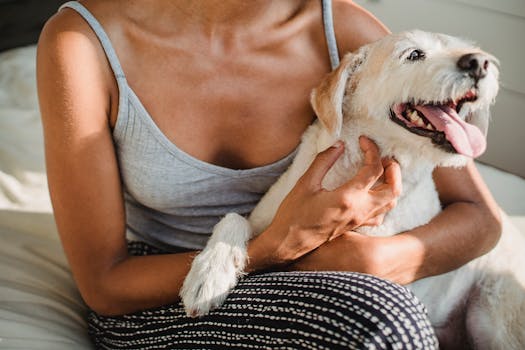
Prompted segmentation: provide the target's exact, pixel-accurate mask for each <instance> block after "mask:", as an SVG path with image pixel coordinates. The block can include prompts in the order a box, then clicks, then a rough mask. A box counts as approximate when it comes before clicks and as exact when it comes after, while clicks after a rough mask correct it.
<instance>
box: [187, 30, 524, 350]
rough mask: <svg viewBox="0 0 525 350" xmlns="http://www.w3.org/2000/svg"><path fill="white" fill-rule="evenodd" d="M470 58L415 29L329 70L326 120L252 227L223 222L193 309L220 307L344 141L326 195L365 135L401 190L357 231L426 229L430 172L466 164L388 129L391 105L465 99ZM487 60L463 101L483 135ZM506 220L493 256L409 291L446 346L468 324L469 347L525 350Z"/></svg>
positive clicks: (513, 246) (319, 107)
mask: <svg viewBox="0 0 525 350" xmlns="http://www.w3.org/2000/svg"><path fill="white" fill-rule="evenodd" d="M413 48H419V49H421V50H423V51H424V52H425V53H426V58H425V60H423V61H421V62H419V61H418V62H407V60H406V57H405V54H406V53H407V52H409V51H410V50H411V49H413ZM407 50H408V51H407ZM465 53H483V52H482V51H481V50H480V49H479V48H476V47H474V46H473V45H472V44H471V43H468V42H465V41H463V40H460V39H457V38H453V37H450V36H446V35H442V34H434V33H426V32H421V31H411V32H405V33H401V34H397V35H390V36H388V37H386V38H384V39H382V40H380V41H378V42H375V43H372V44H370V45H367V46H364V47H362V48H361V49H360V50H359V51H358V52H356V53H354V54H348V55H347V56H345V57H344V58H343V61H342V63H341V67H340V68H339V73H338V72H335V73H332V78H331V79H334V76H335V77H336V78H337V77H338V79H339V80H337V79H335V81H334V82H328V85H330V84H331V85H330V86H331V88H333V91H332V92H331V95H330V94H329V96H325V95H323V94H322V93H321V92H320V91H319V90H320V89H317V90H316V91H314V93H313V97H312V102H313V105H314V108H315V109H316V112H317V114H318V116H319V118H320V121H317V122H316V123H314V124H313V125H312V126H310V128H309V129H308V130H307V131H306V132H305V134H304V136H303V140H302V143H301V145H300V147H299V151H298V154H297V156H296V159H295V160H294V162H293V164H292V165H291V167H290V168H289V169H288V170H287V171H286V172H285V173H284V174H283V175H282V177H281V178H280V179H279V180H278V181H277V182H276V183H275V184H274V185H273V186H272V188H271V189H270V190H269V191H268V193H267V194H266V195H265V196H264V197H263V198H262V200H261V201H260V203H259V204H258V205H257V207H256V208H255V209H254V211H253V212H252V214H251V216H250V217H249V219H248V220H245V219H243V218H241V217H239V216H232V215H231V214H230V215H228V216H226V218H225V219H224V220H223V221H221V222H220V223H219V224H218V225H217V226H216V227H215V229H214V231H213V235H212V238H211V239H210V241H209V242H208V244H207V246H206V248H205V249H204V251H203V252H202V253H201V254H199V256H198V257H197V259H196V260H195V261H194V262H193V265H192V269H191V272H190V274H189V275H188V277H187V278H186V280H185V283H184V288H183V290H182V292H181V297H182V300H183V302H184V305H185V307H186V310H187V312H188V313H189V314H193V315H202V314H205V313H206V312H208V311H209V310H210V309H212V308H213V307H214V306H217V305H220V303H221V302H222V301H223V300H224V298H225V297H226V296H227V294H228V292H229V290H230V289H231V288H232V287H233V286H234V285H235V283H236V281H237V278H238V276H240V275H241V273H242V268H243V266H244V262H243V263H238V261H239V259H246V257H247V254H246V240H248V239H249V238H250V237H252V236H253V235H256V234H258V233H260V232H262V231H263V230H264V229H265V228H266V227H267V226H268V225H269V224H270V222H271V221H272V219H273V216H274V215H275V213H276V211H277V208H278V206H279V204H280V203H281V201H282V200H283V198H284V197H285V196H286V195H287V193H288V192H289V191H290V190H291V189H292V188H293V186H294V185H295V183H296V181H297V180H298V178H299V177H300V176H301V175H302V174H303V173H304V172H305V170H306V169H307V168H308V166H309V165H310V164H311V162H312V161H313V159H314V157H315V155H316V154H317V153H319V152H320V151H322V150H324V149H326V148H327V147H329V146H330V145H332V144H333V143H334V142H335V141H336V140H337V139H342V140H343V141H344V142H345V143H346V147H345V149H346V151H345V154H344V155H343V156H342V157H341V158H340V159H339V160H338V161H337V162H336V164H335V165H334V166H333V167H332V169H331V170H330V171H329V172H328V174H327V175H326V177H325V179H324V182H323V186H324V187H325V188H327V189H333V188H336V187H338V186H340V185H341V184H343V183H344V182H346V181H348V180H349V179H350V178H352V177H353V176H354V175H355V173H356V171H357V169H358V168H359V166H360V164H361V162H362V155H361V153H360V151H359V145H358V138H359V136H360V135H367V136H369V137H370V138H372V139H373V140H374V141H375V142H376V143H377V144H378V146H379V147H380V149H381V153H382V156H390V157H395V159H396V160H397V161H398V162H399V164H400V166H401V171H402V178H403V193H402V195H401V196H400V198H399V199H398V202H397V206H396V207H395V208H394V209H392V210H391V211H390V212H389V213H388V214H387V215H386V216H385V218H384V221H383V223H382V225H380V226H377V227H361V228H360V229H359V230H358V231H359V232H361V233H363V234H367V235H375V236H387V235H393V234H396V233H399V232H403V231H406V230H410V229H412V228H415V227H417V226H420V225H423V224H425V223H427V222H428V221H430V220H431V219H432V217H434V216H435V215H436V214H438V213H439V211H440V210H441V206H440V202H439V198H438V194H437V192H436V189H435V186H434V182H433V180H432V171H433V169H434V168H435V167H436V166H456V167H460V166H464V165H465V164H466V162H467V160H468V159H467V158H466V157H464V156H461V155H458V154H454V153H449V152H446V151H444V150H443V149H441V148H440V147H437V146H436V145H435V144H433V143H432V141H431V140H430V139H429V138H426V137H422V136H419V135H416V134H413V133H411V132H409V131H407V130H406V129H405V128H403V127H401V126H399V125H397V124H396V123H394V122H392V121H391V120H390V108H391V107H392V105H394V104H395V103H400V102H405V101H408V100H410V99H417V100H420V101H428V102H431V101H445V100H447V99H457V98H459V97H460V96H463V95H464V94H465V92H466V91H468V90H469V89H471V88H472V85H473V79H472V78H470V77H469V76H468V75H466V74H464V73H462V72H460V71H459V70H458V68H457V66H456V62H457V60H458V58H459V57H461V56H462V55H464V54H465ZM483 54H485V53H483ZM486 55H487V56H486V57H488V58H489V59H490V62H491V63H490V66H489V68H488V74H487V76H486V77H484V78H483V79H481V80H480V81H479V83H478V84H477V88H478V89H477V92H478V99H477V100H476V101H475V102H472V103H467V104H465V105H464V107H463V109H462V110H461V113H460V115H462V116H463V117H464V118H469V120H470V121H471V122H472V123H475V124H477V125H479V126H480V128H481V129H484V128H486V125H487V123H488V120H487V118H488V108H489V106H490V104H491V103H492V102H493V100H494V98H495V96H496V94H497V91H498V67H497V61H496V59H495V58H493V57H492V56H490V55H488V54H486ZM327 99H328V101H327ZM330 108H333V110H331V109H330ZM484 131H485V130H484ZM503 217H504V233H503V236H502V239H501V240H500V242H499V243H498V245H497V247H496V248H495V249H494V250H492V251H491V252H490V253H489V254H487V255H485V256H483V257H481V258H478V259H476V260H474V261H472V262H471V263H469V264H467V265H465V266H464V267H462V268H460V269H457V270H454V271H452V272H449V273H446V274H443V275H439V276H435V277H430V278H425V279H423V280H420V281H417V282H415V283H413V284H412V285H410V286H409V287H410V288H411V289H412V290H413V291H414V293H415V294H416V295H417V296H418V297H419V299H420V300H421V301H422V302H423V303H424V304H425V305H426V306H427V308H428V310H429V316H430V319H431V322H432V324H433V325H434V326H435V327H436V329H437V331H438V334H439V336H440V339H442V340H445V341H447V339H454V333H455V332H457V327H460V328H462V327H463V325H465V327H466V329H465V331H466V332H467V334H468V339H469V340H468V341H469V342H470V343H471V345H472V346H474V347H475V348H476V349H523V348H524V347H525V316H522V315H523V312H524V311H525V298H524V297H525V292H524V291H525V288H524V286H525V273H523V272H521V271H523V270H524V269H523V266H525V254H523V248H524V247H525V242H523V238H522V237H521V235H520V234H519V233H518V231H517V230H516V229H514V228H513V227H511V226H510V223H509V222H508V219H507V218H506V216H504V215H503ZM243 222H244V223H243ZM248 222H249V225H248V224H247V223H248ZM228 246H230V247H231V248H227V247H228ZM233 250H235V251H236V253H235V255H232V253H231V251H233ZM235 261H237V263H235ZM219 266H220V268H219ZM222 266H228V268H223V267H222ZM234 266H237V269H236V270H235V268H234ZM196 290H198V291H199V293H195V291H196ZM456 314H459V315H466V316H465V320H464V321H460V322H462V323H461V324H459V326H458V324H454V323H453V322H452V321H453V318H454V317H455V316H454V315H456ZM459 319H460V320H461V317H460V318H459ZM463 341H466V340H465V339H463ZM452 342H453V341H452ZM452 345H453V346H454V345H455V346H463V345H464V344H463V345H460V344H452Z"/></svg>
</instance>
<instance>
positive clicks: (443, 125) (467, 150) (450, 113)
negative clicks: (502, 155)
mask: <svg viewBox="0 0 525 350" xmlns="http://www.w3.org/2000/svg"><path fill="white" fill-rule="evenodd" d="M415 108H416V109H417V110H418V111H420V112H421V113H423V114H424V115H425V117H426V118H427V119H428V121H429V122H431V123H432V125H434V127H435V128H436V129H437V130H439V131H442V132H444V133H445V136H446V138H447V140H448V141H449V142H450V143H451V144H452V146H454V149H455V150H456V152H458V153H459V154H462V155H464V156H468V157H472V158H476V157H478V156H480V155H481V154H482V153H483V152H485V148H486V146H487V142H486V139H485V136H484V135H483V133H482V132H481V130H479V129H478V128H477V127H476V126H474V125H471V124H468V123H467V122H465V121H463V120H461V118H460V117H459V115H458V114H457V112H456V111H455V110H454V109H453V108H450V107H448V106H429V105H426V106H415Z"/></svg>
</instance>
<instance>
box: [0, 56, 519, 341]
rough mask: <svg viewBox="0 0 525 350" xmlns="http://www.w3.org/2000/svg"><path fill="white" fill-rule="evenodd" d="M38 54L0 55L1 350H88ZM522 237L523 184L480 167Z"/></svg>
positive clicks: (502, 174)
mask: <svg viewBox="0 0 525 350" xmlns="http://www.w3.org/2000/svg"><path fill="white" fill-rule="evenodd" d="M35 52H36V51H35V48H34V47H27V48H20V49H16V50H11V51H9V52H5V53H1V54H0V242H1V245H0V348H1V349H53V350H60V349H90V348H91V345H90V343H89V341H88V338H87V333H86V325H85V322H84V317H85V312H86V308H85V306H84V304H83V303H82V301H81V299H80V296H79V294H78V291H77V289H76V288H75V285H74V283H73V280H72V278H71V274H70V272H69V269H68V266H67V262H66V259H65V258H64V254H63V251H62V249H61V247H60V244H59V242H58V239H57V234H56V229H55V226H54V222H53V217H52V208H51V204H50V200H49V196H48V190H47V184H46V177H45V166H44V156H43V140H42V128H41V125H40V119H39V114H38V108H37V97H36V89H35ZM479 168H480V171H481V173H482V175H483V177H484V178H485V180H486V181H487V183H488V185H489V187H490V189H491V191H492V192H493V194H494V196H495V197H496V200H497V201H498V203H500V205H501V206H502V208H503V209H504V210H505V211H506V212H507V213H509V214H510V215H511V219H512V220H513V222H514V223H515V224H516V225H518V226H519V227H520V229H521V231H522V232H525V180H523V179H521V178H519V177H517V176H514V175H511V174H508V173H505V172H503V171H500V170H497V169H494V168H491V167H489V166H486V165H482V164H479Z"/></svg>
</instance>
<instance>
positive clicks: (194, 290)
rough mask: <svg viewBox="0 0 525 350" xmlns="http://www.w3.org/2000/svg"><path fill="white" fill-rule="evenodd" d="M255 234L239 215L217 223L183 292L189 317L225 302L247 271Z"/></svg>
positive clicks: (206, 311)
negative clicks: (246, 266) (247, 253)
mask: <svg viewBox="0 0 525 350" xmlns="http://www.w3.org/2000/svg"><path fill="white" fill-rule="evenodd" d="M251 235H252V230H251V227H250V224H249V222H248V220H246V219H245V218H243V217H242V216H240V215H238V214H233V213H231V214H228V215H226V216H225V217H224V218H223V219H222V220H221V221H220V222H219V223H218V224H217V225H215V227H214V228H213V234H212V236H211V237H210V239H209V240H208V243H207V244H206V248H204V250H203V251H202V252H201V253H200V254H198V255H197V256H196V257H195V259H194V260H193V263H192V265H191V269H190V272H189V273H188V275H187V276H186V279H185V280H184V285H183V286H182V289H181V292H180V296H181V298H182V302H183V304H184V308H185V310H186V313H187V314H188V315H189V316H192V317H196V316H202V315H204V314H206V313H208V312H209V311H210V310H212V309H214V308H215V307H217V306H219V305H221V304H222V303H223V302H224V300H225V299H226V297H227V296H228V293H229V292H230V290H231V289H232V288H233V287H234V286H235V285H236V284H237V279H238V278H239V276H240V275H241V274H242V271H243V270H244V266H245V263H246V258H247V256H246V244H247V242H248V240H249V239H250V237H251Z"/></svg>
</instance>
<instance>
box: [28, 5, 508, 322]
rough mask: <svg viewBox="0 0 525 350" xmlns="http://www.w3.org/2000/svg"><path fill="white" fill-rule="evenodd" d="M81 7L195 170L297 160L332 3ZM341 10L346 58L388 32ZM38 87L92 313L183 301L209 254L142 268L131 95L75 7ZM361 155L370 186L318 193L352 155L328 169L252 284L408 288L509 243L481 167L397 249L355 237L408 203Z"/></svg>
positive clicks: (77, 269)
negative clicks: (297, 273) (119, 127)
mask: <svg viewBox="0 0 525 350" xmlns="http://www.w3.org/2000/svg"><path fill="white" fill-rule="evenodd" d="M83 4H84V5H85V6H86V7H88V9H90V11H91V12H92V13H93V14H94V15H95V17H96V18H97V19H98V20H99V21H100V22H101V24H102V25H103V26H104V28H105V30H106V32H107V33H108V35H109V37H110V38H111V41H112V43H113V45H114V47H115V50H116V52H117V54H118V56H119V58H120V61H121V64H122V66H123V70H124V72H125V73H126V77H127V80H128V83H129V85H130V86H131V87H132V89H133V90H134V91H135V93H136V94H137V95H138V96H139V98H140V99H141V101H142V103H143V104H144V106H145V107H146V109H147V110H148V111H149V113H150V115H151V116H152V118H153V120H154V121H155V123H156V124H157V125H158V126H159V128H160V129H161V130H162V131H163V133H164V134H165V135H166V136H167V137H168V139H170V140H171V141H172V142H174V143H175V144H176V145H177V146H178V147H179V148H181V149H182V150H183V151H185V152H187V153H188V154H190V155H192V156H193V157H195V158H198V159H200V160H203V161H206V162H209V163H212V164H216V165H220V166H224V167H230V168H252V167H256V166H261V165H265V164H269V163H272V162H275V161H277V160H279V159H281V158H283V157H285V156H286V155H287V154H289V153H290V152H291V151H292V150H293V149H295V147H296V146H297V145H298V143H299V142H300V137H301V134H302V133H303V131H304V130H305V129H306V127H307V126H308V125H309V124H310V123H311V122H312V121H313V119H314V113H313V111H312V109H311V107H310V104H309V94H310V91H311V89H312V88H313V87H314V86H316V85H317V84H318V83H319V82H320V81H321V79H322V77H323V76H324V75H325V74H326V73H328V72H329V71H330V70H331V68H330V65H329V59H328V54H327V48H326V43H325V39H324V33H323V30H322V21H321V14H320V13H321V11H320V8H319V7H320V4H319V1H299V0H287V1H283V0H276V1H270V0H253V1H250V2H249V5H247V4H248V3H247V2H239V1H233V0H232V1H229V0H218V1H215V0H209V1H207V2H205V3H204V2H197V1H194V2H188V1H174V0H157V1H155V2H151V1H148V2H147V1H145V0H126V1H124V0H111V1H109V0H108V1H100V0H99V1H96V0H90V1H83ZM201 7H202V8H201ZM334 13H335V30H336V35H337V38H338V42H339V49H340V51H341V52H346V51H353V50H355V49H357V48H358V47H359V46H361V45H363V44H365V43H368V42H370V41H372V40H375V39H378V38H380V37H381V36H383V35H385V34H386V33H388V31H387V29H386V28H385V27H384V26H383V25H382V24H381V23H380V22H378V21H377V20H376V19H375V18H374V17H373V16H372V15H370V14H369V13H367V12H366V11H364V10H362V9H361V8H359V7H358V6H357V5H355V4H353V3H352V2H349V1H342V0H340V1H335V2H334ZM37 78H38V91H39V99H40V107H41V113H42V121H43V125H44V136H45V151H46V163H47V172H48V181H49V188H50V193H51V199H52V202H53V207H54V212H55V218H56V222H57V227H58V230H59V233H60V238H61V241H62V244H63V247H64V250H65V252H66V255H67V258H68V260H69V263H70V266H71V269H72V272H73V276H74V278H75V280H76V283H77V285H78V287H79V290H80V292H81V294H82V296H83V298H84V300H85V301H86V303H87V304H88V305H89V306H90V307H91V308H92V309H93V310H95V311H96V312H98V313H100V314H103V315H117V314H123V313H130V312H133V311H137V310H141V309H145V308H150V307H156V306H160V305H163V304H168V303H173V302H176V301H177V300H178V293H179V289H180V287H181V285H182V282H183V280H184V277H185V275H186V274H187V272H188V271H189V268H190V264H191V261H192V259H193V257H194V256H195V253H196V252H188V253H178V254H166V255H156V256H141V257H131V256H128V253H127V249H126V240H125V210H124V202H123V193H122V187H121V181H120V177H119V171H118V166H117V159H116V155H115V149H114V145H113V141H112V134H111V133H112V130H113V127H114V126H115V123H116V119H117V109H118V94H119V92H118V88H117V84H116V81H115V79H114V76H113V73H112V71H111V68H110V66H109V64H108V62H107V59H106V57H105V55H104V52H103V51H102V48H101V47H100V44H99V42H98V39H97V38H96V36H95V35H94V33H93V32H92V31H91V29H90V28H89V26H88V25H87V24H86V22H85V21H84V20H83V19H81V17H80V16H79V15H78V14H76V13H75V12H73V11H72V10H68V9H66V10H63V11H60V12H59V13H58V14H56V15H55V16H53V17H52V18H51V19H50V20H49V21H48V22H47V24H46V26H45V28H44V30H43V32H42V35H41V38H40V41H39V46H38V57H37ZM188 87H191V88H188ZM255 102H256V103H255ZM361 148H362V150H363V152H364V153H365V158H366V164H365V166H364V167H363V168H362V169H361V171H360V175H358V176H357V177H356V178H354V179H352V180H351V181H350V182H349V183H347V184H345V185H343V186H342V187H341V188H338V189H336V190H334V191H326V190H324V189H323V188H322V187H321V185H320V184H321V181H322V178H323V176H324V174H325V173H326V172H327V171H328V169H329V168H330V166H331V165H332V164H333V163H334V162H335V160H336V159H337V157H338V156H339V155H341V153H342V152H343V149H342V147H341V146H340V147H332V148H330V149H328V150H327V151H325V152H322V153H321V154H320V155H319V156H318V157H317V158H316V160H315V161H314V163H313V164H312V166H311V167H310V169H309V170H308V171H307V172H306V174H305V175H304V176H303V177H302V178H301V180H300V181H299V182H298V184H297V185H296V187H295V188H294V189H293V190H292V191H291V193H290V194H289V195H288V196H287V197H286V199H285V200H284V202H283V204H282V205H281V207H280V208H279V210H278V212H277V214H276V217H275V219H274V221H273V222H272V224H271V225H270V227H268V229H267V230H266V231H264V232H263V233H262V234H261V235H259V236H258V237H257V238H255V239H253V240H252V241H251V242H250V244H249V247H248V251H249V256H250V263H249V266H248V271H256V270H261V269H268V268H274V269H291V270H342V271H359V272H366V273H371V274H374V275H377V276H379V277H383V278H387V279H390V280H392V281H395V282H398V283H403V284H405V283H410V282H412V281H414V280H416V279H419V278H422V277H425V276H431V275H435V274H439V273H443V272H446V271H449V270H451V269H454V268H457V267H459V266H461V265H462V264H464V263H466V262H468V261H470V260H471V259H473V258H476V257H478V256H480V255H482V254H484V253H486V252H487V251H489V250H490V249H491V248H492V247H493V246H494V245H495V243H496V242H497V240H498V238H499V235H500V230H501V224H500V221H499V217H498V210H497V205H496V204H495V203H494V200H493V199H492V197H491V195H490V193H489V191H488V190H487V188H486V186H485V184H484V183H483V181H482V180H481V178H480V175H479V174H478V172H477V170H476V169H475V166H474V165H473V164H472V163H471V164H469V166H468V167H466V168H465V169H459V170H458V169H438V170H436V171H435V181H436V185H437V188H438V191H439V194H440V198H441V201H442V203H443V206H444V210H443V212H442V213H441V214H440V215H439V216H437V217H436V218H435V219H433V220H432V221H431V222H430V223H429V224H427V225H425V226H423V227H420V228H417V229H415V230H412V231H410V232H406V233H402V234H399V235H396V236H393V237H387V238H373V237H365V236H361V235H358V234H356V233H354V232H352V231H351V229H352V228H355V227H357V226H359V225H362V224H365V223H366V224H379V223H380V222H381V220H382V217H383V215H384V213H385V212H386V211H387V210H389V209H391V208H392V207H393V206H394V205H395V201H396V198H397V196H398V195H399V193H400V191H401V188H400V186H401V178H400V172H399V166H398V165H397V163H395V162H393V161H391V160H381V159H379V157H378V152H377V148H376V146H375V145H374V144H373V143H372V142H371V141H370V140H367V139H364V138H363V139H362V140H361Z"/></svg>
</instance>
